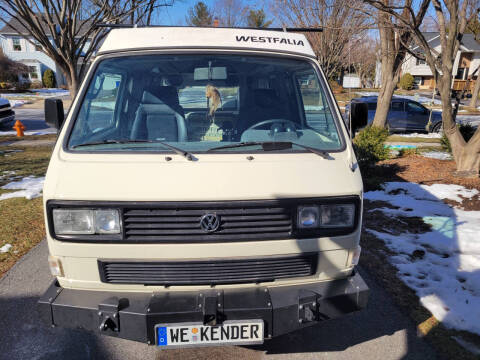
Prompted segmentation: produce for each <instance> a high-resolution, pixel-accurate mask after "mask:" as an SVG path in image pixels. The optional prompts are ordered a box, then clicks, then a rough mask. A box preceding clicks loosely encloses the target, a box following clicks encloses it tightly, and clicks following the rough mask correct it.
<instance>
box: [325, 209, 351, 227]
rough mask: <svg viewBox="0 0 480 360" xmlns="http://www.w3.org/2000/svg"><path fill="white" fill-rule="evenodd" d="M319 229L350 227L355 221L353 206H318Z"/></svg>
mask: <svg viewBox="0 0 480 360" xmlns="http://www.w3.org/2000/svg"><path fill="white" fill-rule="evenodd" d="M320 212H321V221H320V226H321V227H351V226H353V222H354V220H355V205H354V204H334V205H322V206H320Z"/></svg>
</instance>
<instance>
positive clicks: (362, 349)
mask: <svg viewBox="0 0 480 360" xmlns="http://www.w3.org/2000/svg"><path fill="white" fill-rule="evenodd" d="M46 259H47V246H46V242H45V241H43V242H41V243H40V244H39V245H38V246H37V247H35V248H34V249H32V250H31V251H30V252H29V253H28V254H27V255H26V256H25V257H23V258H22V259H21V260H20V261H19V262H18V263H17V264H16V265H15V266H14V267H13V268H12V269H11V270H10V271H9V272H8V273H7V274H6V275H5V276H4V277H3V278H2V279H0V359H9V360H15V359H32V360H33V359H42V360H43V359H69V360H70V359H122V360H128V359H209V360H213V359H227V358H228V359H263V358H265V357H271V358H275V359H276V358H278V359H435V358H436V355H435V352H434V351H433V350H432V349H431V348H430V346H429V345H427V344H426V343H425V342H424V340H423V339H420V338H418V337H417V336H416V329H415V327H414V326H413V325H412V323H411V321H410V320H409V319H408V318H407V317H405V316H404V315H403V314H401V313H400V311H399V310H398V309H397V308H396V307H395V306H394V305H393V304H392V301H391V300H390V298H389V296H388V295H387V294H386V293H385V292H384V291H383V290H382V289H381V288H380V287H378V286H377V285H376V284H375V282H373V281H372V279H371V277H370V276H369V275H368V274H366V273H365V272H364V271H361V273H362V275H363V277H364V279H365V280H366V282H367V283H368V285H369V286H370V289H371V296H370V303H369V306H368V308H367V309H366V310H364V311H362V312H359V313H356V314H352V315H349V316H346V317H344V318H341V319H337V320H332V321H327V322H324V323H322V324H320V325H318V326H314V327H311V328H307V329H304V330H303V331H299V332H296V333H292V334H289V335H285V336H282V337H279V338H276V339H273V340H271V341H269V342H267V343H265V344H264V345H262V346H255V347H233V346H231V347H211V348H197V349H188V350H187V349H181V350H158V349H156V348H155V347H153V346H147V345H145V344H140V343H135V342H131V341H127V340H122V339H115V338H109V337H104V336H100V335H96V334H92V333H87V332H83V331H80V330H68V329H62V328H50V327H46V326H44V325H43V324H42V323H40V320H39V318H38V315H37V313H36V308H35V305H36V301H37V299H38V297H39V296H40V295H41V293H42V292H43V291H44V290H45V289H46V288H47V286H48V285H49V284H50V282H51V281H52V277H51V275H50V274H49V271H48V267H47V261H46Z"/></svg>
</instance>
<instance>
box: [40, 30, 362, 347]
mask: <svg viewBox="0 0 480 360" xmlns="http://www.w3.org/2000/svg"><path fill="white" fill-rule="evenodd" d="M45 109H46V119H47V121H48V122H49V123H50V124H52V125H55V126H56V127H58V128H59V129H60V131H59V137H58V141H57V143H56V146H55V149H54V151H53V154H52V158H51V161H50V165H49V167H48V172H47V176H46V181H45V187H44V195H43V196H44V202H45V219H46V225H47V240H48V246H49V251H50V256H49V259H48V261H49V265H50V269H51V272H52V274H53V275H54V276H55V280H54V281H53V282H52V284H51V286H50V287H49V288H48V289H47V290H46V293H45V294H44V295H43V296H42V298H41V299H40V301H39V308H40V310H41V314H42V315H43V317H44V319H45V321H46V322H47V323H48V324H49V325H52V326H61V327H74V328H83V329H87V330H90V331H94V332H96V333H98V334H105V335H110V336H115V337H120V338H125V339H130V340H135V341H140V342H144V343H146V344H151V345H156V346H159V347H161V348H166V347H179V346H197V345H221V344H258V343H262V342H263V341H264V340H265V339H268V338H272V337H274V336H278V335H281V334H284V333H287V332H291V331H294V330H298V329H301V328H303V327H306V326H309V325H314V324H319V323H320V322H322V321H324V320H327V319H331V318H335V317H338V316H342V315H344V314H346V313H350V312H353V311H357V310H360V309H362V308H364V307H365V306H366V304H367V297H368V287H367V286H366V284H365V283H364V281H363V280H362V278H361V277H360V275H359V274H358V273H357V272H356V271H355V265H356V264H357V262H358V258H359V255H360V246H359V240H360V232H361V222H362V221H361V220H362V219H361V214H362V179H361V175H360V170H359V168H358V166H357V162H356V159H355V155H354V153H353V149H352V144H351V141H350V136H349V131H348V129H347V126H346V125H345V124H344V122H343V120H342V116H341V114H340V112H339V108H338V106H337V104H336V102H335V99H334V97H333V94H332V92H331V90H330V88H329V86H328V84H327V81H326V79H325V77H324V75H323V73H322V70H321V68H320V66H319V64H318V62H317V60H316V57H315V55H314V52H313V51H312V48H311V47H310V45H309V43H308V41H307V39H306V38H305V36H304V35H302V34H298V33H291V32H282V31H268V30H255V29H241V28H238V29H231V28H185V27H146V28H122V29H113V30H111V32H110V33H109V35H108V36H107V38H106V40H105V42H104V44H103V45H102V46H101V48H100V50H99V52H98V55H97V56H96V58H95V61H94V62H93V64H92V66H91V68H90V70H89V72H88V74H87V76H86V78H85V79H84V81H83V84H82V86H81V88H80V90H79V92H78V95H77V96H76V98H75V99H74V101H73V104H72V106H71V109H70V111H69V113H68V116H67V118H66V119H65V120H64V119H63V106H62V103H61V101H60V100H52V99H51V100H47V102H46V105H45ZM359 113H360V112H359ZM352 116H353V115H352ZM364 121H366V118H365V119H364V118H363V117H361V116H358V117H357V118H354V120H353V121H352V122H353V126H357V125H358V126H362V125H364V124H365V123H362V122H364Z"/></svg>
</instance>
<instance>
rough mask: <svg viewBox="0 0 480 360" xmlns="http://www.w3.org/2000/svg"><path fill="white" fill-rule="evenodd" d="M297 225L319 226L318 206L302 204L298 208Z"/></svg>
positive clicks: (303, 227) (302, 226) (305, 226)
mask: <svg viewBox="0 0 480 360" xmlns="http://www.w3.org/2000/svg"><path fill="white" fill-rule="evenodd" d="M297 218H298V221H297V225H298V227H299V228H300V229H305V228H316V227H318V218H319V216H318V207H317V206H300V207H299V208H298V217H297Z"/></svg>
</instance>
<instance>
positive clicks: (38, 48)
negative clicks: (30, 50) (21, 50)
mask: <svg viewBox="0 0 480 360" xmlns="http://www.w3.org/2000/svg"><path fill="white" fill-rule="evenodd" d="M32 42H33V46H34V48H35V51H42V50H43V48H42V45H41V44H40V43H39V42H38V41H37V40H35V39H33V40H32Z"/></svg>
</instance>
